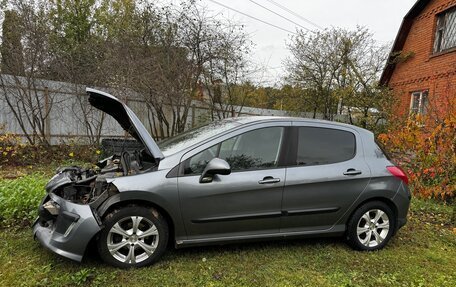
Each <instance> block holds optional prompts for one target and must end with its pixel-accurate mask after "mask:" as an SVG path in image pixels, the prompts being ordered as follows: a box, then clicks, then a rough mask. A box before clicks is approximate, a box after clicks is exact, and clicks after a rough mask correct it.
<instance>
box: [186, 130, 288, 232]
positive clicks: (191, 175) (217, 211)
mask: <svg viewBox="0 0 456 287" xmlns="http://www.w3.org/2000/svg"><path fill="white" fill-rule="evenodd" d="M284 134H285V127H284V126H270V127H262V128H256V129H251V130H249V131H246V132H243V133H241V134H237V135H236V136H233V137H231V138H227V139H225V140H223V141H221V142H219V143H216V144H214V145H213V146H211V147H209V148H207V149H205V150H203V151H200V152H198V153H197V154H195V155H193V156H191V157H190V158H188V159H186V160H184V161H183V162H182V163H181V173H182V174H181V175H180V176H179V177H178V186H179V197H180V203H181V209H182V213H183V218H184V222H185V228H186V231H187V235H188V239H189V240H192V239H202V238H214V239H216V238H226V237H233V236H234V237H239V236H243V235H252V234H270V233H278V232H279V224H280V216H281V200H282V192H283V186H284V181H285V168H284V167H281V164H280V161H281V153H282V152H283V150H284V147H283V145H282V143H283V139H284ZM214 157H219V158H222V159H224V160H226V161H227V162H228V163H229V164H230V166H231V170H232V172H231V174H229V175H216V176H215V177H214V179H213V181H212V182H210V183H200V182H199V179H200V176H201V173H202V171H203V169H204V167H205V166H206V164H207V162H209V160H211V159H212V158H214Z"/></svg>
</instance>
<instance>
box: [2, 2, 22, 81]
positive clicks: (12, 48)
mask: <svg viewBox="0 0 456 287" xmlns="http://www.w3.org/2000/svg"><path fill="white" fill-rule="evenodd" d="M22 26H23V25H22V23H21V19H20V17H19V15H18V13H17V12H16V11H14V10H7V11H5V18H4V20H3V30H2V31H3V37H2V47H1V54H2V73H3V74H11V75H17V76H21V75H24V56H23V54H22V53H23V51H22V44H21V27H22Z"/></svg>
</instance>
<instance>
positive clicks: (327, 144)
mask: <svg viewBox="0 0 456 287" xmlns="http://www.w3.org/2000/svg"><path fill="white" fill-rule="evenodd" d="M355 154H356V137H355V135H354V134H353V133H351V132H348V131H343V130H338V129H330V128H318V127H299V128H298V149H297V157H296V165H298V166H311V165H322V164H331V163H337V162H343V161H347V160H350V159H352V158H353V157H354V156H355Z"/></svg>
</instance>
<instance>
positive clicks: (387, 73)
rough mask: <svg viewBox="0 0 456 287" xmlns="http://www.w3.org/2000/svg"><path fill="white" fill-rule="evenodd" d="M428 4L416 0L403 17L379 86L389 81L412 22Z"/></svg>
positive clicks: (425, 1)
mask: <svg viewBox="0 0 456 287" xmlns="http://www.w3.org/2000/svg"><path fill="white" fill-rule="evenodd" d="M429 2H431V0H417V1H416V3H415V4H414V5H413V7H412V8H411V9H410V11H409V12H408V13H407V14H406V15H405V16H404V19H403V20H402V24H401V27H400V28H399V32H398V33H397V36H396V39H395V40H394V44H393V48H392V49H391V52H390V55H389V57H388V62H387V63H386V66H385V69H384V70H383V73H382V76H381V78H380V84H381V85H384V86H385V85H387V84H388V82H389V80H390V79H391V76H392V75H393V72H394V68H395V67H396V64H395V63H394V58H395V57H396V55H397V52H400V51H402V48H403V47H404V44H405V41H406V39H407V36H408V34H409V32H410V28H411V27H412V24H413V20H414V19H415V17H416V16H418V15H419V14H420V13H421V12H422V11H423V10H424V8H425V7H426V6H427V4H429Z"/></svg>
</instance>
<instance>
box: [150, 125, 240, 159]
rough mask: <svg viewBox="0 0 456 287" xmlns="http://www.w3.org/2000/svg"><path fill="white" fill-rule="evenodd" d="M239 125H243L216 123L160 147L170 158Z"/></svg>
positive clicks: (161, 143)
mask: <svg viewBox="0 0 456 287" xmlns="http://www.w3.org/2000/svg"><path fill="white" fill-rule="evenodd" d="M239 125H241V123H239V122H237V121H236V120H235V119H225V120H220V121H214V122H211V123H209V124H207V125H204V126H200V127H197V128H194V129H191V130H188V131H186V132H183V133H181V134H178V135H176V136H174V137H170V138H168V139H166V140H163V141H160V142H159V143H158V147H159V148H160V150H161V152H162V153H163V154H164V155H165V156H169V155H172V154H174V153H176V152H178V151H180V150H183V149H186V148H188V147H190V146H192V145H194V144H196V143H198V142H200V141H203V140H205V139H208V138H210V137H213V136H215V135H217V134H220V133H222V132H225V131H227V130H229V129H232V128H234V127H237V126H239Z"/></svg>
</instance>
